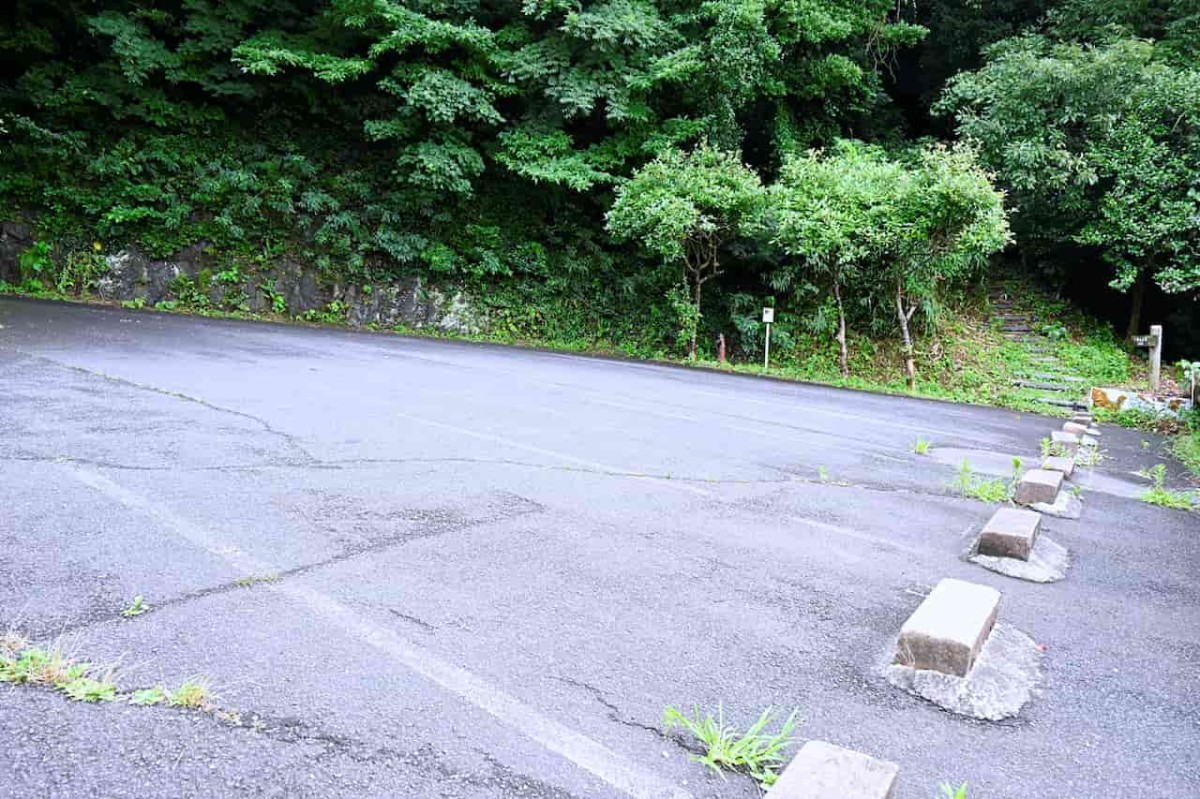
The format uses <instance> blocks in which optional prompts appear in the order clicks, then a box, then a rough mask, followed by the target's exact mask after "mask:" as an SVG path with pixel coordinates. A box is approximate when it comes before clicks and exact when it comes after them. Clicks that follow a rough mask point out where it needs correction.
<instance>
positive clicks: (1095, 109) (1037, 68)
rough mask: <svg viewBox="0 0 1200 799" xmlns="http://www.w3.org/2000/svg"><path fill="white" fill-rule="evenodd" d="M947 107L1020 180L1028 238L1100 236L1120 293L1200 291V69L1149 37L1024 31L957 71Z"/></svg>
mask: <svg viewBox="0 0 1200 799" xmlns="http://www.w3.org/2000/svg"><path fill="white" fill-rule="evenodd" d="M943 108H946V109H956V110H957V111H958V119H959V129H960V131H961V132H962V134H963V135H964V136H965V137H966V138H967V139H968V140H970V141H972V142H975V143H977V144H978V145H979V147H980V150H981V152H982V154H983V157H984V158H985V160H986V161H987V162H988V163H989V164H990V165H991V166H992V167H993V168H995V169H996V170H997V172H998V173H999V174H1001V175H1004V176H1005V178H1006V182H1007V183H1008V184H1009V185H1010V186H1011V187H1012V191H1013V200H1014V206H1015V208H1017V209H1019V210H1018V212H1017V213H1016V214H1015V221H1016V223H1017V226H1018V230H1019V231H1020V232H1021V234H1022V237H1023V241H1024V242H1025V243H1026V246H1027V247H1029V248H1035V247H1041V248H1043V249H1044V248H1049V247H1053V246H1054V245H1055V244H1057V243H1059V242H1062V241H1064V240H1073V241H1076V242H1078V243H1081V244H1088V245H1093V246H1095V247H1097V248H1098V249H1099V250H1100V251H1101V252H1102V253H1103V255H1104V258H1105V259H1106V260H1107V261H1108V262H1109V263H1110V264H1111V265H1112V266H1113V267H1115V274H1114V275H1113V276H1112V278H1111V283H1112V285H1113V287H1114V288H1118V289H1120V290H1127V289H1129V288H1130V287H1131V286H1134V285H1135V283H1137V282H1138V281H1140V280H1143V279H1145V278H1152V279H1153V280H1155V282H1156V283H1157V284H1158V285H1159V287H1160V288H1162V289H1163V290H1165V291H1167V292H1188V291H1194V290H1196V289H1197V288H1200V192H1197V188H1196V187H1197V178H1198V176H1200V70H1198V69H1188V68H1183V67H1181V66H1178V65H1173V64H1169V63H1167V62H1166V61H1165V60H1163V59H1160V58H1159V57H1158V56H1157V53H1156V48H1155V45H1154V44H1152V43H1150V42H1146V41H1135V40H1127V39H1121V40H1117V41H1114V42H1112V43H1106V44H1102V45H1099V46H1084V45H1080V44H1056V43H1053V42H1051V41H1050V40H1048V39H1046V38H1045V37H1042V36H1026V37H1021V38H1017V39H1012V40H1007V41H1005V42H1003V43H1002V44H1000V45H996V46H994V47H992V48H991V49H990V50H989V53H988V63H987V64H986V66H984V67H983V68H982V69H980V70H979V71H978V72H974V73H965V74H963V75H960V76H958V77H957V78H956V79H955V80H954V81H953V83H952V86H951V88H950V91H949V92H948V93H947V95H946V97H945V100H944V103H943ZM1137 326H1138V323H1137V320H1136V319H1134V320H1133V323H1132V325H1131V327H1132V330H1131V332H1133V330H1136V328H1137Z"/></svg>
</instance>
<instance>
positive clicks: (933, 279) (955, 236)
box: [879, 146, 1010, 389]
mask: <svg viewBox="0 0 1200 799" xmlns="http://www.w3.org/2000/svg"><path fill="white" fill-rule="evenodd" d="M894 191H895V197H894V200H892V201H891V202H890V203H889V205H888V207H887V217H886V219H885V220H884V222H883V225H882V227H883V232H882V233H880V234H879V235H880V239H881V240H882V242H883V260H882V267H883V268H882V270H881V272H880V277H881V278H882V280H881V284H882V286H881V288H884V287H886V289H887V290H890V291H891V294H892V300H893V301H894V303H895V310H896V320H897V322H898V323H899V326H900V333H901V337H902V339H903V342H904V369H905V379H906V380H907V382H908V387H909V388H910V389H912V388H914V387H915V385H916V365H915V362H914V358H913V340H912V333H911V330H910V322H911V320H912V317H913V314H914V313H915V312H916V311H917V309H918V308H920V307H925V308H926V309H927V310H929V309H930V308H932V307H933V305H934V303H935V302H936V300H937V295H938V290H939V287H942V286H944V285H948V284H951V283H953V282H955V281H961V280H963V279H965V278H966V277H968V276H970V275H971V274H972V273H973V272H975V271H977V270H979V269H981V268H982V267H983V266H985V265H986V263H987V258H988V256H990V255H992V254H993V253H996V252H999V251H1000V250H1002V249H1003V248H1004V247H1005V246H1006V245H1007V244H1008V243H1009V240H1010V234H1009V227H1008V220H1007V217H1006V216H1005V211H1004V196H1003V194H1002V193H1001V192H999V191H997V190H996V188H995V187H994V186H993V185H992V182H991V180H990V179H989V177H988V175H987V173H985V172H984V171H983V169H982V168H981V167H980V166H979V164H978V163H977V161H976V158H975V154H974V153H973V152H972V151H971V150H968V149H966V148H963V147H959V148H954V149H947V148H945V147H942V146H933V147H925V148H921V149H919V150H917V151H915V152H913V153H911V154H909V156H908V158H907V159H906V163H905V174H904V176H903V179H902V180H900V181H899V182H897V183H896V184H895V186H894Z"/></svg>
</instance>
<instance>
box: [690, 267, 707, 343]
mask: <svg viewBox="0 0 1200 799" xmlns="http://www.w3.org/2000/svg"><path fill="white" fill-rule="evenodd" d="M695 282H696V288H695V289H694V292H693V294H692V303H693V304H694V305H695V308H696V318H695V319H694V320H693V322H692V340H691V341H689V342H688V358H690V359H691V360H693V361H694V360H696V340H697V339H698V338H699V337H700V287H701V286H703V285H704V281H703V279H702V278H701V277H700V273H699V272H696V273H695Z"/></svg>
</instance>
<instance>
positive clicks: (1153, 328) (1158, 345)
mask: <svg viewBox="0 0 1200 799" xmlns="http://www.w3.org/2000/svg"><path fill="white" fill-rule="evenodd" d="M1162 336H1163V333H1162V325H1150V339H1151V341H1150V390H1151V391H1154V392H1156V393H1157V392H1158V381H1159V378H1161V377H1162Z"/></svg>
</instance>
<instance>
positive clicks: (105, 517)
mask: <svg viewBox="0 0 1200 799" xmlns="http://www.w3.org/2000/svg"><path fill="white" fill-rule="evenodd" d="M0 325H2V326H3V327H2V329H0V487H2V489H0V492H2V493H0V628H4V627H6V626H9V627H14V628H17V629H20V630H21V631H22V632H23V633H24V634H25V635H27V636H28V637H30V638H32V639H34V640H36V641H52V640H56V639H60V638H61V639H62V640H64V641H67V642H69V645H70V646H71V647H72V649H73V651H77V652H78V653H80V655H81V656H86V657H87V659H89V660H92V661H95V662H104V663H110V662H112V663H117V664H118V666H119V672H118V673H119V675H120V678H119V681H120V682H121V684H122V685H123V686H125V685H127V686H131V687H138V686H145V685H151V684H154V683H157V682H163V683H165V684H172V683H178V682H179V681H180V680H182V679H185V678H187V677H189V676H191V675H203V676H204V677H205V678H206V679H208V680H209V681H211V684H212V685H213V687H214V688H215V690H216V693H217V694H218V702H217V704H218V705H219V706H220V708H221V709H222V712H223V713H224V714H225V715H224V716H223V717H218V716H217V715H216V714H215V713H202V712H198V711H182V710H177V709H172V708H165V707H149V708H143V707H134V706H129V705H126V704H119V703H112V704H99V705H85V704H81V703H73V702H69V701H67V700H66V699H65V698H63V697H62V696H60V695H58V694H55V693H52V692H50V691H48V690H43V689H38V688H33V687H28V686H0V737H2V738H3V740H4V742H5V743H4V745H3V746H2V747H0V773H2V774H4V775H6V776H5V779H3V780H0V795H8V796H62V797H74V796H79V797H83V796H98V795H103V796H139V797H151V796H163V797H168V796H170V797H177V796H285V795H286V796H356V797H362V796H448V797H499V796H504V797H508V796H518V797H523V796H528V797H568V796H570V797H608V796H637V797H643V796H645V797H650V796H679V797H683V796H694V797H739V796H741V797H751V796H756V795H758V789H757V787H756V786H755V784H754V783H753V782H752V781H750V780H749V779H747V778H744V777H740V776H736V775H734V776H730V777H729V778H728V779H722V778H721V777H717V776H713V775H711V774H709V773H708V772H707V770H706V769H705V768H704V767H703V766H701V765H699V764H697V763H694V762H692V760H691V759H690V757H689V752H688V751H687V749H686V748H684V747H683V746H681V745H680V743H679V742H678V741H677V740H675V739H674V738H673V737H671V736H664V734H663V731H662V713H663V709H664V707H666V706H667V705H679V706H687V707H690V706H691V705H692V704H693V703H697V704H698V705H700V706H701V707H709V708H716V707H717V705H718V704H720V705H722V706H723V707H724V709H725V712H726V714H727V716H729V717H731V718H734V719H737V720H739V721H741V722H747V721H749V720H752V719H753V717H755V716H757V714H758V712H759V711H760V710H761V709H762V708H764V707H766V706H768V705H773V706H775V707H778V708H786V709H790V708H793V707H795V708H798V709H799V715H800V717H801V718H802V720H803V721H802V723H801V724H800V725H799V726H798V728H797V734H798V736H799V737H800V738H801V739H802V740H803V739H809V738H818V739H822V740H826V741H831V742H833V743H836V744H839V745H842V746H846V747H849V748H852V749H856V750H859V751H862V752H866V753H868V754H871V755H873V756H876V757H880V758H883V759H887V760H892V761H895V762H896V763H898V764H900V766H901V769H902V771H901V777H900V789H899V793H898V795H899V797H900V799H924V798H925V797H933V796H935V795H936V793H937V787H938V785H939V783H941V782H942V781H944V780H948V781H951V782H954V783H956V784H957V783H958V782H962V781H967V782H969V783H970V785H971V794H970V796H971V797H972V799H1032V798H1033V797H1065V798H1068V799H1069V798H1070V797H1078V798H1079V799H1098V798H1099V797H1105V798H1106V799H1109V798H1112V797H1151V796H1153V797H1160V796H1161V797H1184V796H1197V795H1200V765H1198V761H1197V758H1196V753H1197V752H1200V589H1198V588H1197V577H1198V576H1200V547H1198V546H1197V541H1198V540H1200V538H1198V536H1200V522H1198V521H1197V518H1198V517H1197V516H1196V515H1195V514H1189V513H1186V512H1181V511H1173V510H1167V509H1162V508H1157V507H1153V506H1150V505H1146V504H1144V503H1140V502H1138V501H1137V500H1136V499H1135V498H1134V497H1135V496H1136V494H1137V485H1138V483H1137V479H1136V478H1135V477H1133V476H1132V475H1131V474H1130V472H1131V471H1132V470H1135V469H1138V468H1141V467H1144V466H1147V465H1150V464H1152V463H1156V462H1159V460H1160V455H1159V444H1160V443H1161V442H1160V441H1159V440H1158V439H1156V438H1154V437H1153V436H1149V435H1146V434H1142V433H1137V432H1132V431H1125V430H1120V429H1113V428H1106V429H1105V433H1104V438H1103V446H1104V449H1105V451H1106V454H1107V458H1106V460H1105V461H1104V462H1102V463H1101V464H1100V465H1099V466H1097V467H1096V469H1095V474H1094V476H1092V477H1089V476H1088V475H1081V477H1080V478H1079V482H1080V483H1081V485H1083V486H1085V489H1084V490H1083V492H1082V493H1083V499H1084V512H1083V515H1082V517H1081V518H1080V519H1079V520H1077V521H1072V520H1065V519H1054V518H1048V519H1046V522H1045V531H1046V534H1047V535H1050V536H1052V537H1053V539H1054V540H1055V541H1057V542H1059V543H1061V544H1063V545H1064V546H1066V547H1067V548H1068V549H1069V550H1070V552H1071V557H1072V566H1071V569H1070V572H1069V574H1068V576H1067V579H1065V580H1064V581H1062V582H1059V583H1053V584H1046V585H1039V584H1032V583H1025V582H1021V581H1017V580H1013V579H1011V578H1006V577H1003V576H1001V575H999V574H995V573H992V572H989V571H985V570H983V569H981V568H979V567H978V566H975V565H973V564H971V563H968V562H966V561H965V560H964V559H963V557H962V555H963V552H964V550H965V549H966V547H967V544H968V542H969V541H970V539H971V537H972V536H973V534H974V533H976V532H978V530H979V528H980V527H981V526H982V524H983V523H984V521H986V519H987V518H988V516H989V515H990V513H991V511H992V507H991V506H988V505H986V504H984V503H982V502H978V501H975V500H972V499H966V498H962V497H957V496H954V495H953V494H952V493H950V492H948V491H947V488H946V486H947V484H948V483H949V482H950V481H951V480H952V479H953V477H954V474H955V468H954V467H953V466H950V465H948V464H946V463H943V462H939V460H938V459H936V458H932V457H929V456H927V455H919V454H915V453H914V452H913V451H912V446H913V443H914V442H915V441H916V440H917V439H918V438H920V439H923V440H925V441H928V442H929V443H930V446H931V447H932V448H933V449H935V450H938V449H941V450H950V449H952V450H955V451H957V450H962V451H963V452H964V453H966V456H967V457H968V458H972V457H976V458H977V459H978V461H979V462H981V463H982V462H984V461H987V460H989V459H992V460H996V459H998V458H1001V457H1007V456H1009V455H1016V456H1021V457H1023V458H1024V459H1025V460H1026V462H1029V463H1032V462H1033V461H1034V460H1035V459H1036V457H1037V453H1038V442H1039V440H1040V439H1041V438H1042V437H1043V436H1045V435H1047V434H1048V432H1049V430H1050V429H1051V428H1052V427H1057V426H1058V424H1057V422H1056V421H1055V420H1052V419H1049V418H1047V417H1038V416H1034V415H1029V414H1024V415H1021V414H1015V413H1013V412H1011V411H1003V410H998V409H988V408H976V407H967V406H959V405H950V404H944V403H937V402H931V401H924V400H917V399H908V398H898V397H884V396H876V395H869V394H862V393H855V392H849V391H842V390H836V389H828V388H820V387H813V386H805V385H797V384H788V383H782V382H775V381H765V380H758V379H753V378H745V377H739V376H734V375H728V374H718V373H712V372H704V371H696V370H686V369H680V368H673V367H666V366H655V365H648V364H641V363H632V362H620V361H611V360H601V359H591V358H583V357H576V356H568V355H561V354H553V353H546V352H540V351H531V350H520V349H512V348H502V347H493V346H483V345H474V344H466V343H454V342H446V341H437V340H424V339H406V338H401V337H396V336H390V335H373V334H367V333H351V332H345V331H336V330H320V329H308V328H296V327H282V326H275V325H266V324H253V323H245V322H234V321H218V320H206V319H196V318H185V317H177V316H168V315H160V314H151V313H136V312H130V311H123V310H118V309H108V308H85V307H77V306H69V305H58V304H50V303H41V302H30V301H17V300H10V299H0ZM1143 441H1146V442H1148V443H1147V444H1146V445H1144V446H1143V444H1142V442H1143ZM972 453H977V454H972ZM1171 468H1172V470H1173V471H1175V472H1177V471H1178V466H1177V465H1174V464H1172V467H1171ZM1089 485H1090V486H1092V488H1087V487H1086V486H1089ZM943 577H959V578H962V579H966V580H970V581H973V582H978V583H983V584H986V585H990V586H993V587H995V588H997V589H999V590H1000V591H1001V592H1002V593H1003V597H1004V598H1003V601H1002V605H1001V618H1002V619H1003V620H1004V621H1005V622H1006V623H1008V624H1011V625H1013V626H1015V627H1017V628H1019V629H1021V630H1023V631H1024V632H1026V633H1027V634H1028V635H1030V636H1032V637H1033V638H1034V639H1035V640H1036V641H1037V642H1039V643H1040V644H1043V645H1044V647H1045V650H1046V651H1045V657H1044V674H1043V677H1042V682H1041V686H1040V689H1039V692H1038V694H1037V695H1036V697H1035V699H1034V701H1033V702H1032V703H1031V704H1030V705H1028V706H1027V707H1026V708H1025V709H1024V710H1023V711H1022V712H1021V714H1020V715H1019V716H1017V717H1016V718H1014V719H1009V720H1007V721H1003V722H980V721H974V720H969V719H965V718H962V717H958V716H955V715H952V714H949V713H947V712H944V711H942V710H939V709H938V708H936V707H934V706H932V705H929V704H927V703H925V702H923V701H921V700H919V699H916V698H914V697H911V696H909V695H907V694H905V693H902V692H900V691H898V690H896V689H894V688H892V687H891V686H890V685H888V684H887V683H886V682H885V681H884V680H883V678H882V676H881V670H882V668H883V666H884V665H885V664H886V663H887V661H888V658H889V655H890V647H891V646H892V644H893V642H894V640H895V636H896V633H897V632H898V630H899V628H900V625H901V624H902V623H903V622H904V620H905V618H906V617H907V616H908V615H909V614H910V613H911V612H912V611H913V609H914V608H915V607H916V606H917V605H918V604H919V603H920V601H921V597H922V595H923V594H924V593H926V592H927V591H928V590H929V589H930V587H931V586H932V585H934V584H935V583H936V582H937V581H938V580H940V579H941V578H943ZM247 583H249V584H247ZM135 595H142V596H144V597H145V599H146V601H147V602H148V603H149V604H150V605H151V606H152V610H151V611H150V612H149V613H146V614H145V615H142V616H139V617H137V618H123V617H122V616H121V615H120V610H121V609H122V608H123V607H124V606H126V605H128V603H129V601H130V600H131V599H132V597H134V596H135Z"/></svg>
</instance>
